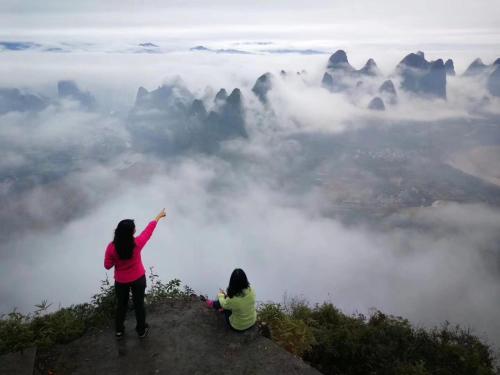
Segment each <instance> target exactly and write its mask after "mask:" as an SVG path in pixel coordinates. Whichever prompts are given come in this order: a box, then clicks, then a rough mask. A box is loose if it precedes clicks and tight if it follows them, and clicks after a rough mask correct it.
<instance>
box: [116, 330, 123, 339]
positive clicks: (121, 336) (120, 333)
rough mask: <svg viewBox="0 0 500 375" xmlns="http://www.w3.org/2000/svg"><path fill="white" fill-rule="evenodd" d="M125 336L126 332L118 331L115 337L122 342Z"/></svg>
mask: <svg viewBox="0 0 500 375" xmlns="http://www.w3.org/2000/svg"><path fill="white" fill-rule="evenodd" d="M124 334H125V332H123V331H117V332H115V337H116V339H117V340H121V339H122V338H123V336H124Z"/></svg>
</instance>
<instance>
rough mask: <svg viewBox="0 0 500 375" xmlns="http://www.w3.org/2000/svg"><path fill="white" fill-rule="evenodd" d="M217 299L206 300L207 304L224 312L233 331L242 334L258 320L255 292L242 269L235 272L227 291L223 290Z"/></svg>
mask: <svg viewBox="0 0 500 375" xmlns="http://www.w3.org/2000/svg"><path fill="white" fill-rule="evenodd" d="M217 297H218V299H217V300H215V301H212V300H206V304H207V305H208V306H209V307H210V308H213V309H216V310H219V311H221V312H223V313H224V315H225V318H226V322H227V324H228V325H229V327H230V328H231V329H233V330H235V331H240V332H242V331H245V330H247V329H249V328H252V327H253V326H254V324H255V321H256V319H257V312H256V310H255V292H254V291H253V289H252V288H250V283H249V282H248V279H247V275H246V274H245V272H244V271H243V270H242V269H240V268H236V269H235V270H234V271H233V273H232V274H231V278H230V280H229V286H228V288H227V291H226V292H224V291H223V290H222V289H221V290H220V291H219V294H218V296H217Z"/></svg>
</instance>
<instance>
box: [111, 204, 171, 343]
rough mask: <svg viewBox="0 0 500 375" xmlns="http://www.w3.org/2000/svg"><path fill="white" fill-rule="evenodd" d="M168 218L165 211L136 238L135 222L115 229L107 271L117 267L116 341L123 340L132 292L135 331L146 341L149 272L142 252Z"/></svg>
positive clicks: (120, 223) (129, 222)
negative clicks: (146, 297)
mask: <svg viewBox="0 0 500 375" xmlns="http://www.w3.org/2000/svg"><path fill="white" fill-rule="evenodd" d="M165 216H166V214H165V209H163V210H161V212H160V213H159V214H158V215H157V216H156V218H155V219H154V220H152V221H151V222H150V223H149V224H148V225H147V226H146V228H145V229H144V230H143V231H142V233H141V234H140V235H139V236H137V237H135V238H134V234H135V223H134V220H131V219H125V220H122V221H120V222H119V223H118V226H117V227H116V229H115V237H114V239H113V242H111V243H110V244H109V245H108V247H107V248H106V255H105V257H104V267H105V268H106V269H107V270H109V269H110V268H111V267H113V266H114V267H115V293H116V299H117V306H116V320H115V329H116V333H115V335H116V338H118V339H120V338H122V337H123V334H124V332H125V327H124V325H123V323H124V321H125V315H126V314H127V306H128V298H129V293H130V290H132V300H133V302H134V309H135V318H136V321H137V325H136V327H135V330H136V331H137V334H138V335H139V337H140V338H143V337H146V336H147V334H148V332H149V327H148V325H147V324H146V311H145V310H144V292H145V290H146V270H145V269H144V265H143V264H142V259H141V252H142V249H143V247H144V245H146V243H147V242H148V240H149V239H150V238H151V235H152V234H153V232H154V230H155V228H156V224H157V223H158V222H159V221H160V220H161V219H162V218H164V217H165Z"/></svg>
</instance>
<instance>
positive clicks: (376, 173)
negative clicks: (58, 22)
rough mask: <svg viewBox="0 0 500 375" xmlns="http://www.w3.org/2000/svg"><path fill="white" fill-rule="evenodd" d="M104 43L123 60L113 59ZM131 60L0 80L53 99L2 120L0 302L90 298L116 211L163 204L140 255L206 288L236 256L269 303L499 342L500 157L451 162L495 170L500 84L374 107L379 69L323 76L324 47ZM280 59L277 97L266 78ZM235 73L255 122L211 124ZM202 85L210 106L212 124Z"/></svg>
mask: <svg viewBox="0 0 500 375" xmlns="http://www.w3.org/2000/svg"><path fill="white" fill-rule="evenodd" d="M375 57H376V56H375ZM100 58H102V59H104V58H105V57H103V56H101V57H100ZM106 58H107V59H110V60H111V61H116V63H117V66H119V67H120V61H119V60H120V57H119V56H114V55H113V56H108V57H106ZM124 58H127V59H128V58H130V57H124ZM43 59H46V66H47V67H50V59H48V58H46V57H44V58H43ZM65 59H69V58H68V57H65ZM130 59H131V60H132V59H137V61H143V62H145V63H147V62H148V61H153V63H152V65H151V69H149V68H148V69H144V68H140V69H138V71H140V74H137V75H135V74H134V71H133V69H129V66H128V65H127V66H126V69H125V68H124V69H118V70H117V71H115V72H112V73H110V76H109V77H100V74H101V73H102V72H106V71H107V68H103V69H102V70H99V69H100V68H98V67H96V66H95V65H93V66H91V68H90V69H85V68H84V67H82V70H81V71H80V69H77V68H76V67H75V66H72V67H70V68H68V69H65V70H64V71H61V72H58V71H52V73H51V74H49V75H48V76H47V77H46V78H44V79H42V78H41V77H40V76H39V75H38V74H37V72H36V69H35V68H34V67H33V75H34V76H36V77H37V78H36V79H34V81H36V83H34V84H33V85H32V86H30V78H31V77H26V76H19V77H18V76H16V75H13V76H10V77H2V82H1V86H3V87H18V88H21V89H23V92H31V93H33V92H37V93H39V94H40V95H41V96H43V97H45V98H47V104H46V106H45V107H44V108H43V109H41V110H39V111H30V110H28V111H24V112H20V111H6V112H5V113H3V114H1V115H0V203H1V209H0V223H1V226H0V227H1V228H0V239H1V241H2V245H0V259H1V270H2V272H1V274H0V282H1V284H2V285H3V287H2V288H0V301H1V304H0V311H2V312H8V311H9V310H11V309H12V308H14V307H17V308H19V309H20V310H22V311H30V310H31V309H32V306H33V305H34V304H35V303H38V302H40V301H41V300H42V299H48V300H49V301H50V302H53V303H54V305H57V304H61V305H68V304H72V303H78V302H82V301H85V300H87V299H88V298H89V297H90V296H91V295H92V294H93V293H94V292H96V291H97V289H98V286H99V282H100V280H102V279H104V278H105V277H106V272H105V270H104V268H103V257H104V249H105V247H106V245H107V244H108V243H109V241H111V239H112V234H113V230H114V228H115V226H116V224H117V223H118V221H119V220H121V219H123V218H132V219H135V221H136V225H137V226H138V230H140V229H141V228H142V227H144V226H145V225H146V224H147V222H148V221H149V220H151V219H152V218H153V217H154V215H155V214H156V213H157V211H158V210H160V209H161V208H163V207H165V208H166V209H167V220H166V221H165V222H161V223H160V225H159V226H158V228H157V229H156V232H155V234H154V235H153V237H152V239H151V241H150V243H149V244H148V246H147V247H146V248H145V250H144V253H143V260H144V264H145V265H146V267H150V266H152V267H154V268H155V271H156V272H157V273H159V275H160V276H161V277H162V278H164V279H171V278H180V279H181V280H182V281H183V282H184V283H186V284H188V285H189V286H191V287H192V288H194V289H195V290H196V291H197V292H199V293H203V294H209V295H210V294H213V293H215V292H216V291H217V289H218V288H219V287H224V286H225V285H226V283H227V282H228V278H229V275H230V272H231V271H232V269H233V268H235V267H242V268H243V269H245V271H246V272H247V274H248V276H249V278H250V282H251V283H252V285H253V286H254V287H255V289H256V292H257V296H258V299H259V300H261V301H266V300H274V301H280V300H282V299H283V297H284V296H285V295H286V296H288V297H298V298H304V299H307V300H308V301H310V302H311V303H316V302H318V303H321V302H322V301H331V302H332V303H334V304H335V305H337V306H338V307H340V308H341V309H343V310H344V311H346V312H355V311H359V312H368V311H370V309H372V308H378V309H381V310H383V311H384V312H388V313H392V314H396V315H402V316H404V317H408V318H409V319H410V320H411V321H412V322H414V323H415V324H417V325H423V326H432V325H435V324H439V323H440V322H443V321H445V320H448V321H450V322H452V323H460V324H464V325H466V326H470V327H471V328H472V329H473V330H474V331H475V332H477V333H479V334H480V335H481V336H483V337H487V338H488V339H489V340H491V341H493V342H495V343H497V344H498V342H500V323H499V322H498V319H497V312H498V309H499V308H500V302H499V301H500V298H499V297H500V287H499V285H500V283H499V279H500V263H499V259H500V258H499V248H498V244H499V243H500V234H499V233H500V230H499V229H500V209H499V207H500V206H499V205H500V187H499V186H498V185H495V184H494V183H492V181H494V180H493V179H492V178H493V177H495V175H496V177H498V174H497V173H498V169H495V167H494V166H491V165H488V168H486V169H481V168H476V169H475V171H476V172H475V173H470V172H468V171H467V170H466V168H465V169H462V168H461V166H460V165H457V164H456V163H455V164H453V163H450V160H451V159H453V160H454V161H456V160H462V159H460V158H457V157H456V155H471V154H470V152H471V150H476V151H475V153H474V154H473V155H474V157H475V159H474V160H473V161H474V162H475V163H479V164H480V165H483V164H481V163H483V161H482V159H481V157H480V156H481V155H479V156H478V153H479V154H480V150H481V147H483V146H488V147H490V148H489V149H488V150H489V151H488V152H493V153H496V152H499V151H498V150H499V149H498V148H497V147H500V129H499V127H498V125H499V119H500V118H499V113H498V108H499V106H498V104H499V99H498V98H497V97H493V96H489V95H488V92H487V90H486V88H485V86H484V84H482V83H481V81H479V80H475V79H467V78H466V77H451V78H449V79H448V86H447V87H448V91H447V94H448V95H447V99H446V100H443V99H429V98H422V97H419V96H416V95H412V94H406V93H404V92H402V91H400V90H399V86H398V103H397V105H394V106H389V105H388V106H387V107H388V108H387V110H386V111H383V112H379V111H372V110H369V109H367V106H368V102H369V100H370V99H371V98H372V97H373V95H374V94H375V93H376V90H377V88H378V86H379V85H380V82H379V81H377V80H376V79H372V80H370V79H368V80H366V82H365V83H364V85H365V87H367V88H366V90H365V91H363V92H350V93H348V94H345V93H332V92H330V91H328V90H326V89H325V88H323V87H321V83H320V82H321V77H322V75H323V72H324V70H325V64H326V57H325V56H314V57H310V56H298V57H295V56H294V58H293V59H290V58H289V57H281V56H278V57H273V58H270V57H268V56H254V55H251V56H243V55H242V56H235V57H231V58H228V57H227V56H226V57H224V59H222V58H221V56H220V55H217V54H205V53H195V52H193V53H191V54H186V56H184V57H183V59H185V61H186V62H188V61H189V64H187V65H184V66H182V67H181V66H180V65H176V64H180V63H178V62H177V63H172V64H171V65H170V69H169V70H168V71H164V70H162V69H160V68H159V66H163V65H156V62H158V60H157V59H158V57H157V56H155V57H154V59H153V60H148V57H144V56H141V57H140V58H139V57H133V58H130ZM223 60H227V61H229V62H227V65H220V63H221V61H223ZM394 63H395V64H396V63H397V62H396V61H395V62H394ZM24 64H25V66H24V68H22V69H27V67H28V66H29V64H28V63H26V62H25V63H24ZM54 64H55V63H54ZM54 66H56V65H54ZM68 66H69V65H68ZM122 66H125V65H122ZM237 67H240V70H238V69H237ZM177 68H178V69H177ZM94 69H96V70H94ZM281 69H283V70H285V74H280V70H281ZM146 70H147V71H148V73H147V74H145V73H144V72H145V71H146ZM303 70H305V71H303ZM267 71H270V72H271V73H272V74H273V76H274V78H273V86H272V89H271V90H270V91H269V93H268V95H267V102H265V103H263V102H261V101H259V99H258V97H257V96H256V95H255V94H254V93H253V92H252V87H253V85H254V83H255V80H256V79H257V78H258V77H259V76H260V75H261V74H262V73H265V72H267ZM143 73H144V74H143ZM298 73H300V74H298ZM179 77H180V79H179ZM80 78H82V80H81V81H79V79H80ZM162 78H164V79H162ZM60 79H74V80H76V81H77V82H78V83H80V82H83V84H81V88H82V91H84V90H90V91H91V94H92V95H93V97H95V99H96V103H97V104H96V106H95V108H84V106H83V105H82V103H81V102H80V103H79V102H78V101H77V100H73V99H74V98H73V99H72V98H65V97H62V98H55V96H56V94H55V92H56V87H57V81H58V80H60ZM16 82H19V83H18V84H16ZM395 82H396V84H397V83H398V81H397V78H395ZM162 83H165V84H166V86H165V87H168V88H169V89H168V90H167V89H165V92H167V91H168V95H167V96H165V97H163V96H160V98H161V99H162V100H164V103H165V107H164V108H162V107H160V108H157V107H153V106H152V104H151V103H150V102H146V104H145V105H143V106H142V107H141V106H140V105H139V104H140V103H139V99H138V101H137V103H135V104H134V100H136V99H135V97H136V92H137V89H138V87H139V86H144V87H145V88H146V91H147V94H145V98H146V99H147V100H151V101H153V99H154V100H156V97H154V95H156V94H153V93H152V91H153V90H155V89H156V88H157V87H158V86H160V85H161V84H162ZM51 85H52V86H51ZM222 87H224V88H225V89H226V90H227V94H230V93H231V92H232V91H233V89H235V88H239V89H240V90H241V103H240V102H238V106H239V105H240V104H241V106H242V108H243V110H242V112H241V114H242V116H243V117H242V119H243V120H242V121H243V123H244V127H245V130H246V133H245V134H244V136H234V134H229V135H228V134H226V133H224V134H219V135H217V137H215V136H214V137H213V138H212V136H211V134H213V132H216V131H219V130H220V129H219V128H218V127H216V126H215V125H214V124H219V123H225V121H229V122H230V123H231V121H240V118H239V117H237V116H236V117H235V115H234V113H233V112H232V111H233V110H234V108H232V107H231V108H229V107H228V108H226V107H224V106H228V104H227V102H225V104H220V103H218V102H217V101H214V97H215V95H216V93H217V92H218V91H219V89H220V88H222ZM170 88H173V89H170ZM169 90H170V91H169ZM160 94H161V95H164V92H163V91H162V92H160ZM165 95H166V94H165ZM231 95H232V94H231ZM485 97H487V99H484V98H485ZM151 98H153V99H151ZM233 98H238V96H237V95H236V94H235V96H234V97H233ZM146 99H145V100H146ZM194 99H199V100H201V102H202V103H203V106H204V108H206V112H207V114H206V116H205V113H204V112H203V116H205V117H203V118H202V119H201V120H200V118H201V117H200V118H198V117H196V116H201V115H199V111H201V109H199V108H201V107H196V108H198V109H197V111H198V112H195V113H194V112H192V108H191V107H190V106H191V102H192V101H193V100H194ZM227 100H228V101H229V99H227ZM162 103H163V102H162ZM186 103H187V104H186ZM231 103H233V102H231ZM238 108H239V107H238ZM225 111H226V112H225ZM185 113H189V116H191V117H189V116H188V117H183V116H187V115H185ZM193 113H194V114H193ZM211 113H214V114H213V115H212V117H210V116H211V115H210V114H211ZM238 113H239V112H238ZM217 116H219V117H217ZM186 119H188V120H186ZM214 119H215V120H214ZM228 119H229V120H228ZM186 121H187V122H186ZM210 126H214V127H212V128H210ZM200 129H201V130H200ZM207 129H208V130H207ZM220 131H222V130H220ZM200 132H201V133H200ZM186 134H187V135H186ZM186 137H187V138H186ZM179 139H180V140H182V141H183V142H184V141H185V140H186V139H188V140H189V142H188V141H186V142H185V144H184V143H183V145H185V146H183V147H178V144H177V143H176V141H177V140H179ZM491 147H493V148H491ZM478 150H479V151H478ZM108 276H109V277H110V278H112V273H110V272H108Z"/></svg>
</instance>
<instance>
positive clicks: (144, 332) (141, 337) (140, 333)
mask: <svg viewBox="0 0 500 375" xmlns="http://www.w3.org/2000/svg"><path fill="white" fill-rule="evenodd" d="M137 333H138V334H139V338H140V339H143V338H144V337H146V336H147V335H148V333H149V326H148V325H147V324H146V328H144V331H143V332H137Z"/></svg>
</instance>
